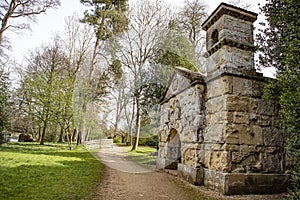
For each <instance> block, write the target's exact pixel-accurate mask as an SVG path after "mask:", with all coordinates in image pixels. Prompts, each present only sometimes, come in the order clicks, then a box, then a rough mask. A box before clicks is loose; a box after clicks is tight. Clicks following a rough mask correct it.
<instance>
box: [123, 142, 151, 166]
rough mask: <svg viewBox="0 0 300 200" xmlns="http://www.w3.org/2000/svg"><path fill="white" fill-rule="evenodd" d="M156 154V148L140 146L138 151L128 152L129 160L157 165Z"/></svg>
mask: <svg viewBox="0 0 300 200" xmlns="http://www.w3.org/2000/svg"><path fill="white" fill-rule="evenodd" d="M154 152H156V148H153V147H145V146H139V147H138V150H135V151H128V153H129V155H128V158H129V160H132V161H134V162H137V163H140V164H145V165H155V164H156V156H154V155H153V153H154Z"/></svg>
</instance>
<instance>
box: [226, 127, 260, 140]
mask: <svg viewBox="0 0 300 200" xmlns="http://www.w3.org/2000/svg"><path fill="white" fill-rule="evenodd" d="M224 140H225V141H226V143H229V144H241V145H242V144H246V145H262V144H263V133H262V128H261V127H260V126H256V125H253V126H250V127H249V126H247V125H245V124H229V125H227V127H226V129H225V135H224Z"/></svg>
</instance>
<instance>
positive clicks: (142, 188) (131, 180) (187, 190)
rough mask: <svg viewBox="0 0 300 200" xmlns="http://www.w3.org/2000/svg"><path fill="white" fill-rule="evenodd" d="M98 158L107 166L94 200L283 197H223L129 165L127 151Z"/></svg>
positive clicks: (106, 152)
mask: <svg viewBox="0 0 300 200" xmlns="http://www.w3.org/2000/svg"><path fill="white" fill-rule="evenodd" d="M97 156H98V158H99V159H100V160H101V162H103V163H104V164H105V165H106V168H105V171H104V177H103V181H102V183H101V185H100V186H99V188H98V190H97V192H96V193H95V194H94V195H93V197H94V198H93V199H94V200H139V199H141V200H200V199H201V200H202V199H203V200H205V199H209V200H213V199H222V200H225V199H228V200H240V199H245V200H250V199H263V200H269V199H272V200H278V199H283V198H284V197H285V194H280V195H243V196H223V195H220V194H218V193H217V192H215V191H212V190H209V189H207V188H205V187H199V186H193V185H190V184H188V183H186V182H184V181H181V180H180V179H178V178H177V177H176V176H174V175H170V174H168V173H165V172H162V171H157V170H154V168H153V169H149V168H145V167H143V166H141V165H138V164H136V163H133V162H131V161H129V160H128V159H127V158H126V157H127V155H126V152H124V148H120V147H117V146H113V147H112V148H108V149H102V150H100V152H99V153H98V155H97Z"/></svg>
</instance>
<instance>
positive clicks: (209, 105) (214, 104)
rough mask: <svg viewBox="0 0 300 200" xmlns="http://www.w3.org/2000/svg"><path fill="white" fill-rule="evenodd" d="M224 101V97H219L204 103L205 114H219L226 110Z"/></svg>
mask: <svg viewBox="0 0 300 200" xmlns="http://www.w3.org/2000/svg"><path fill="white" fill-rule="evenodd" d="M225 103H226V101H225V99H224V97H222V96H219V97H216V98H213V99H209V100H208V101H207V102H206V109H207V113H208V114H211V113H216V112H220V111H225V109H226V104H225Z"/></svg>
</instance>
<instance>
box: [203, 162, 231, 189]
mask: <svg viewBox="0 0 300 200" xmlns="http://www.w3.org/2000/svg"><path fill="white" fill-rule="evenodd" d="M225 175H226V173H222V172H218V171H215V170H210V169H206V168H204V186H206V187H208V188H211V189H216V190H218V191H220V192H221V193H224V191H225Z"/></svg>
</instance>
